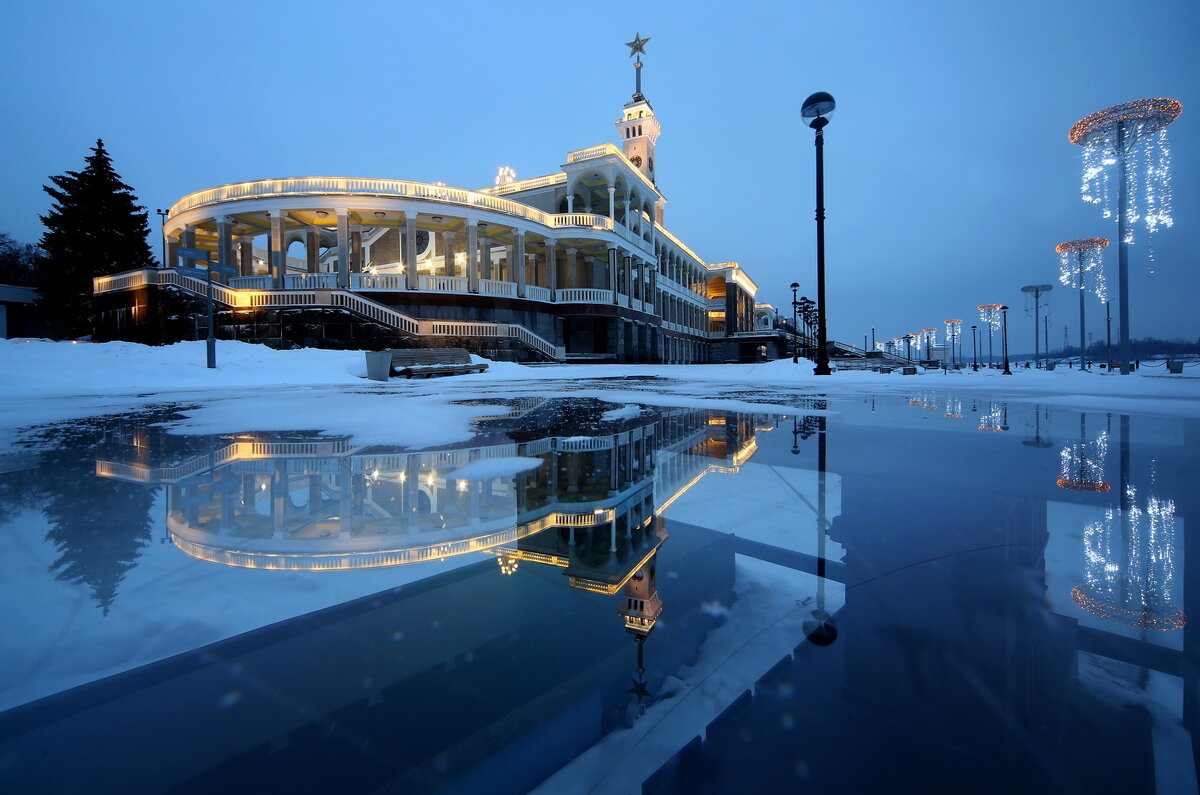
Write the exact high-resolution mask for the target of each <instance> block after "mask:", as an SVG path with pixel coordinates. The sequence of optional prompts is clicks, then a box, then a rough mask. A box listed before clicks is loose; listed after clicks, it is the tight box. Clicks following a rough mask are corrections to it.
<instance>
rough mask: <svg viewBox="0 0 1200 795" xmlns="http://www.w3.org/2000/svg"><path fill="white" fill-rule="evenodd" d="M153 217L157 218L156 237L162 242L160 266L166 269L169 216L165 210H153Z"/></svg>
mask: <svg viewBox="0 0 1200 795" xmlns="http://www.w3.org/2000/svg"><path fill="white" fill-rule="evenodd" d="M154 213H155V215H157V216H158V236H159V238H160V240H161V241H162V265H161V266H160V267H163V268H165V267H167V216H168V215H170V213H169V212H167V211H166V210H155V211H154Z"/></svg>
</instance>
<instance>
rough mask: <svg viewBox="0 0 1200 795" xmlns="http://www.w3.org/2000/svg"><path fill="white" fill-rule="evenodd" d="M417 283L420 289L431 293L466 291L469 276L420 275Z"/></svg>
mask: <svg viewBox="0 0 1200 795" xmlns="http://www.w3.org/2000/svg"><path fill="white" fill-rule="evenodd" d="M417 285H418V287H419V288H420V289H422V290H425V291H427V292H431V293H465V292H466V291H467V277H465V276H419V277H417Z"/></svg>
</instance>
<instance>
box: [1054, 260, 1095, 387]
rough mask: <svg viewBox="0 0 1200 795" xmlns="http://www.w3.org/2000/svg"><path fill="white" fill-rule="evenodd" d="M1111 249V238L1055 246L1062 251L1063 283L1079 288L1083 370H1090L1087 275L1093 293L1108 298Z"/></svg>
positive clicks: (1080, 367) (1080, 341)
mask: <svg viewBox="0 0 1200 795" xmlns="http://www.w3.org/2000/svg"><path fill="white" fill-rule="evenodd" d="M1107 247H1108V238H1106V237H1089V238H1084V239H1083V240H1068V241H1067V242H1066V243H1059V244H1058V245H1057V246H1055V247H1054V250H1055V251H1056V252H1058V256H1059V263H1060V270H1059V281H1060V282H1062V283H1063V284H1064V285H1066V286H1067V287H1070V286H1072V285H1071V283H1072V282H1075V286H1076V287H1078V288H1079V369H1080V370H1084V369H1086V364H1087V335H1086V332H1085V330H1084V328H1085V327H1084V322H1083V296H1084V293H1085V291H1086V287H1085V285H1084V276H1090V277H1091V278H1090V279H1089V281H1090V282H1091V284H1090V287H1091V290H1092V292H1094V293H1095V294H1096V297H1097V298H1099V299H1100V300H1101V301H1105V302H1106V303H1107V301H1106V299H1107V288H1106V287H1105V284H1104V259H1103V257H1104V254H1103V250H1104V249H1105V248H1107Z"/></svg>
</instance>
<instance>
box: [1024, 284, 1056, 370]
mask: <svg viewBox="0 0 1200 795" xmlns="http://www.w3.org/2000/svg"><path fill="white" fill-rule="evenodd" d="M1053 289H1054V285H1053V284H1027V285H1025V286H1024V287H1022V288H1021V292H1023V293H1028V294H1029V295H1032V296H1033V361H1034V365H1035V366H1036V365H1037V360H1038V358H1039V357H1040V356H1041V343H1040V340H1039V339H1038V338H1039V337H1040V334H1039V331H1040V330H1041V315H1042V296H1043V295H1044V294H1045V293H1048V292H1050V291H1051V290H1053ZM1025 311H1026V312H1028V311H1029V309H1028V305H1027V306H1026V309H1025ZM1046 348H1047V351H1046V357H1047V358H1049V356H1050V351H1049V348H1050V340H1046Z"/></svg>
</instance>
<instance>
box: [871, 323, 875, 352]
mask: <svg viewBox="0 0 1200 795" xmlns="http://www.w3.org/2000/svg"><path fill="white" fill-rule="evenodd" d="M871 347H872V348H874V347H875V327H874V326H871Z"/></svg>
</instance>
